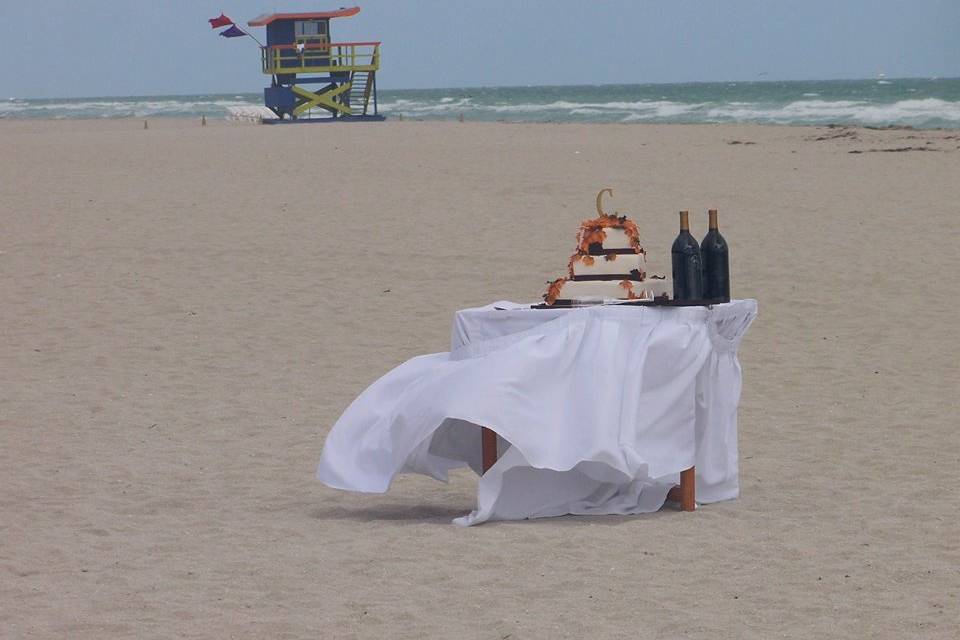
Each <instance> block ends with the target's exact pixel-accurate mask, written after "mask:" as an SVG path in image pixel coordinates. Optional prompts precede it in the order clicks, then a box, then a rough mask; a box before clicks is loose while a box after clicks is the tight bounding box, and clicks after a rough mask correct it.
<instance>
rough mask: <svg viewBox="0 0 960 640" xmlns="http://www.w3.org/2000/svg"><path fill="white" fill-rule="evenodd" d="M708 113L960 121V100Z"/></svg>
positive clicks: (783, 119)
mask: <svg viewBox="0 0 960 640" xmlns="http://www.w3.org/2000/svg"><path fill="white" fill-rule="evenodd" d="M706 116H707V117H708V118H710V119H714V120H724V121H750V122H758V121H759V122H773V123H793V122H837V121H848V122H857V123H862V124H918V125H922V124H924V123H926V122H929V121H931V120H946V121H949V122H960V102H950V101H947V100H939V99H937V98H925V99H922V100H900V101H899V102H894V103H891V104H875V103H874V104H872V103H868V102H862V101H853V100H832V101H828V100H798V101H796V102H791V103H789V104H786V105H783V106H762V105H754V106H737V107H733V106H718V107H713V108H711V109H709V110H708V111H707V113H706Z"/></svg>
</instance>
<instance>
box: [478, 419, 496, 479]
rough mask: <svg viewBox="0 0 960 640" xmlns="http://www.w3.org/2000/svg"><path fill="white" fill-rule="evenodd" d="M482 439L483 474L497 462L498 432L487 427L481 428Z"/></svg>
mask: <svg viewBox="0 0 960 640" xmlns="http://www.w3.org/2000/svg"><path fill="white" fill-rule="evenodd" d="M481 428H482V429H483V431H482V432H481V435H480V439H481V443H482V447H483V455H482V457H481V460H482V466H483V472H484V473H486V472H487V470H489V469H490V467H492V466H493V465H494V464H495V463H496V462H497V432H496V431H493V430H491V429H487V428H486V427H481Z"/></svg>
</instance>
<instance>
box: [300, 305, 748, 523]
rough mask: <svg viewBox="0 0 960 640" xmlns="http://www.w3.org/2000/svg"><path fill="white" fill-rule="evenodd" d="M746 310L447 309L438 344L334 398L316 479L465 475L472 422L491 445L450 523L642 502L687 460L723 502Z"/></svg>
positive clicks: (351, 486)
mask: <svg viewBox="0 0 960 640" xmlns="http://www.w3.org/2000/svg"><path fill="white" fill-rule="evenodd" d="M756 314H757V303H756V301H755V300H735V301H733V302H729V303H726V304H720V305H714V306H713V307H638V306H634V307H630V306H622V305H602V306H590V307H581V308H574V309H531V308H530V307H529V305H519V304H515V303H511V302H498V303H494V304H492V305H488V306H486V307H480V308H476V309H465V310H463V311H459V312H458V313H457V314H456V318H455V320H454V325H453V333H452V340H451V342H452V345H451V351H450V352H448V353H434V354H430V355H425V356H419V357H416V358H413V359H411V360H408V361H407V362H405V363H403V364H401V365H400V366H398V367H397V368H395V369H393V370H392V371H390V372H389V373H387V374H386V375H385V376H383V377H382V378H380V379H379V380H377V381H376V382H374V383H373V384H372V385H370V387H368V388H367V389H366V390H365V391H364V392H363V393H361V394H360V396H359V397H357V399H356V400H354V401H353V403H352V404H351V405H350V406H349V407H348V408H347V410H346V411H345V412H344V413H343V415H342V416H341V417H340V419H339V420H337V423H336V424H335V425H334V426H333V429H332V430H331V432H330V434H329V436H328V437H327V440H326V443H325V445H324V448H323V454H322V455H321V458H320V465H319V467H318V468H317V478H318V479H319V480H320V481H322V482H323V483H324V484H326V485H328V486H330V487H333V488H336V489H346V490H350V491H364V492H374V493H382V492H385V491H386V490H387V489H388V488H389V487H390V483H391V481H392V480H393V478H394V477H395V476H396V475H397V474H399V473H406V472H412V473H422V474H425V475H428V476H431V477H433V478H436V479H438V480H443V481H446V479H447V472H448V471H449V470H450V469H455V468H458V467H463V466H469V467H470V468H472V469H473V470H474V471H476V472H477V473H478V474H479V473H481V431H480V429H479V428H478V426H485V427H488V428H489V429H492V430H493V431H495V432H496V433H497V436H498V442H499V449H500V452H501V457H500V459H499V460H498V461H497V463H496V464H495V465H494V466H493V467H492V468H491V469H489V470H488V471H487V473H485V474H483V475H482V477H481V478H480V481H479V483H478V490H477V510H476V511H473V512H472V513H470V514H469V515H467V516H464V517H462V518H457V519H456V520H454V522H455V523H457V524H461V525H471V524H479V523H481V522H485V521H487V520H505V519H523V518H538V517H545V516H557V515H563V514H568V513H569V514H632V513H644V512H651V511H656V510H658V509H660V508H661V507H662V506H663V503H664V501H665V500H666V496H667V492H668V491H669V489H670V487H671V486H672V485H673V484H675V483H676V482H678V479H679V473H680V471H682V470H684V469H688V468H690V467H691V466H692V465H694V464H696V468H697V469H696V481H697V500H698V502H701V503H709V502H717V501H720V500H728V499H731V498H735V497H737V496H738V495H739V490H740V486H739V478H738V454H737V404H738V403H739V399H740V385H741V372H740V363H739V362H738V361H737V348H738V347H739V345H740V341H741V339H742V338H743V336H744V334H745V333H746V331H747V328H748V327H749V326H750V323H751V322H752V321H753V319H754V318H755V317H756Z"/></svg>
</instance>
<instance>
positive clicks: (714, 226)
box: [707, 209, 718, 231]
mask: <svg viewBox="0 0 960 640" xmlns="http://www.w3.org/2000/svg"><path fill="white" fill-rule="evenodd" d="M707 215H708V216H710V230H711V231H716V230H717V228H718V227H717V210H716V209H710V210H709V211H707Z"/></svg>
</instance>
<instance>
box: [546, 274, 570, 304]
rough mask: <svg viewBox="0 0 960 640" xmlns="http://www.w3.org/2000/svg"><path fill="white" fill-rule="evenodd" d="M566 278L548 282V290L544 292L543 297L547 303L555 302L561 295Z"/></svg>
mask: <svg viewBox="0 0 960 640" xmlns="http://www.w3.org/2000/svg"><path fill="white" fill-rule="evenodd" d="M566 281H567V279H566V278H557V279H556V280H551V281H550V282H548V283H547V292H546V293H545V294H543V299H544V301H545V302H546V303H547V304H553V303H554V302H556V301H557V298H558V297H560V290H561V289H562V288H563V285H564V283H565V282H566Z"/></svg>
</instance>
